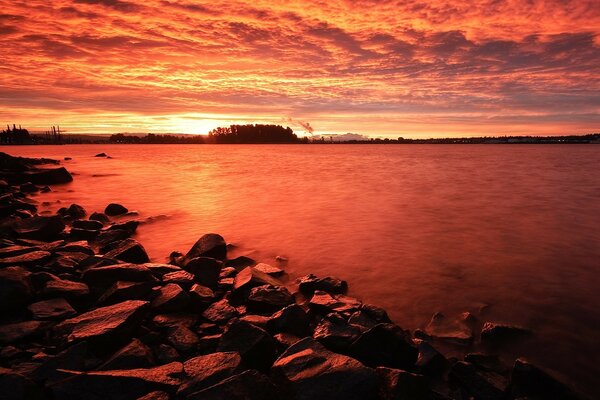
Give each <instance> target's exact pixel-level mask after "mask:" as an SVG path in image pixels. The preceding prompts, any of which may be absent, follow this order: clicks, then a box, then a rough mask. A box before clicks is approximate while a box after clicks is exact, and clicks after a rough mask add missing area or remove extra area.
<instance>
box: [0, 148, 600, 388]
mask: <svg viewBox="0 0 600 400" xmlns="http://www.w3.org/2000/svg"><path fill="white" fill-rule="evenodd" d="M0 150H1V151H5V152H7V153H9V154H12V155H21V156H31V157H50V158H57V159H62V158H63V157H72V158H73V159H72V160H69V161H63V165H64V166H66V167H67V169H68V170H69V171H71V172H72V173H74V182H72V183H70V184H67V185H62V186H57V187H55V188H54V190H53V192H51V193H48V194H41V195H39V196H38V199H39V200H40V201H47V202H50V205H49V206H47V207H46V208H47V209H48V210H52V211H55V210H56V209H58V208H59V207H61V206H68V205H69V204H71V203H78V204H80V205H82V206H83V207H84V208H85V209H86V210H87V211H88V212H92V211H102V210H103V209H104V207H105V206H106V204H108V203H110V202H119V203H122V204H124V205H125V206H126V207H128V208H129V209H130V210H137V211H138V212H139V216H137V217H135V218H137V219H140V220H145V221H147V223H144V224H142V225H141V226H140V228H139V231H138V234H137V235H136V239H138V240H139V241H140V242H141V243H142V244H143V245H144V246H145V248H146V249H147V250H148V252H149V254H150V256H151V257H152V258H153V259H154V260H155V261H164V259H165V258H166V257H167V256H168V254H169V253H170V252H171V251H172V250H180V251H187V250H188V249H189V248H190V247H191V246H192V244H193V243H194V242H195V241H196V240H197V239H198V238H199V237H200V236H201V235H202V234H203V233H207V232H217V233H220V234H222V235H223V236H224V237H225V238H226V239H227V241H228V242H231V243H233V244H235V245H236V246H237V248H236V250H235V251H236V253H237V254H245V255H248V256H250V257H253V258H255V259H257V260H260V261H263V262H268V263H272V264H277V262H276V261H275V257H276V256H283V257H285V258H287V259H288V263H287V265H286V266H285V269H286V271H288V272H289V273H290V274H291V275H292V276H300V275H303V274H307V273H314V274H316V275H322V276H325V275H334V276H338V277H341V278H343V279H346V280H347V281H348V282H349V285H350V294H351V295H353V296H356V297H359V298H361V299H363V300H364V301H366V302H370V303H374V304H377V305H379V306H382V307H384V308H386V309H387V310H388V312H389V313H390V316H391V317H392V319H393V320H394V321H395V322H396V323H398V324H399V325H401V326H402V327H404V328H407V329H415V328H419V327H423V326H425V325H426V324H427V322H428V320H429V319H430V317H431V315H432V314H433V313H434V312H437V311H441V312H443V313H444V314H446V315H447V316H448V317H449V318H452V317H453V316H455V315H457V314H458V313H460V312H462V311H471V312H473V313H474V314H475V315H477V316H479V317H480V318H481V319H482V320H492V321H502V322H507V323H512V324H519V325H523V326H526V327H529V328H531V329H533V330H534V332H535V335H534V338H533V339H532V340H531V342H529V343H528V344H527V346H526V347H524V348H519V349H518V350H517V352H518V354H519V355H524V356H527V357H528V358H530V359H531V360H533V361H535V362H538V363H539V364H541V365H542V366H544V367H546V368H548V369H551V370H553V371H555V372H557V373H558V374H559V376H562V377H567V378H568V379H569V381H570V382H571V383H572V384H573V385H575V386H576V388H578V389H579V390H581V391H583V392H585V393H587V394H589V395H591V396H593V395H594V393H595V392H597V387H596V385H597V383H596V381H595V380H596V376H597V375H598V373H599V372H600V371H599V369H598V366H597V360H598V359H599V356H600V345H599V344H598V343H600V340H599V338H600V314H599V311H598V309H599V307H600V297H599V296H598V294H597V290H598V287H600V274H599V272H600V177H599V175H598V172H597V170H598V168H599V166H600V146H594V145H564V146H562V145H221V146H215V145H200V146H193V145H191V146H186V145H162V146H158V145H155V146H152V145H69V146H20V147H11V146H4V147H3V148H2V149H0ZM101 152H105V153H107V154H108V155H110V156H111V157H113V158H112V159H106V158H96V157H93V156H94V155H95V154H97V153H101ZM57 201H60V203H58V202H57ZM481 309H483V314H481V313H480V310H481Z"/></svg>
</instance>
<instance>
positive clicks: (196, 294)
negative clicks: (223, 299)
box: [188, 283, 215, 307]
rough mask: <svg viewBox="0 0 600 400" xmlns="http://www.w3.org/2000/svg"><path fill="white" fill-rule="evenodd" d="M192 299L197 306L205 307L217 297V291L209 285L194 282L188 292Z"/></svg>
mask: <svg viewBox="0 0 600 400" xmlns="http://www.w3.org/2000/svg"><path fill="white" fill-rule="evenodd" d="M188 293H189V296H190V300H191V301H192V303H193V304H194V305H196V306H197V307H205V306H207V305H209V304H210V303H212V301H213V300H214V299H215V293H214V292H213V291H212V290H211V289H210V288H208V287H206V286H202V285H200V284H197V283H196V284H194V285H193V286H192V287H191V289H190V291H189V292H188Z"/></svg>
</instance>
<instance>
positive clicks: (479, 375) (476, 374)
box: [448, 361, 507, 400]
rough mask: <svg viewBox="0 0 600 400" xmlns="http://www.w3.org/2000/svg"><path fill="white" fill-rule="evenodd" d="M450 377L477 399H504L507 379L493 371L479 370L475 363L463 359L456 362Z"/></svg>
mask: <svg viewBox="0 0 600 400" xmlns="http://www.w3.org/2000/svg"><path fill="white" fill-rule="evenodd" d="M448 379H449V380H450V381H451V382H453V383H455V384H457V385H458V386H460V387H461V388H462V389H463V390H464V391H465V392H466V393H467V394H468V395H470V396H472V397H474V398H476V399H482V400H501V399H504V391H505V390H506V384H507V382H506V379H504V378H503V377H502V376H500V375H498V374H495V373H493V372H485V371H479V370H478V369H477V368H475V367H474V366H473V364H469V363H467V362H463V361H459V362H457V363H455V364H454V365H453V366H452V369H451V370H450V374H449V376H448Z"/></svg>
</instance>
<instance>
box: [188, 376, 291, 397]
mask: <svg viewBox="0 0 600 400" xmlns="http://www.w3.org/2000/svg"><path fill="white" fill-rule="evenodd" d="M187 399H188V400H221V399H228V400H278V399H280V397H279V395H278V393H277V389H276V388H275V386H274V385H273V383H271V381H270V380H269V378H268V377H267V376H265V375H263V374H261V373H260V372H258V371H255V370H248V371H244V372H242V373H241V374H239V375H234V376H232V377H231V378H227V379H225V380H223V381H221V382H219V383H217V384H216V385H213V386H210V387H208V388H206V389H203V390H200V391H198V392H195V393H192V394H191V395H189V396H188V397H187Z"/></svg>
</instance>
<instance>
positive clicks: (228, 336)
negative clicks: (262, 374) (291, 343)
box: [218, 320, 277, 371]
mask: <svg viewBox="0 0 600 400" xmlns="http://www.w3.org/2000/svg"><path fill="white" fill-rule="evenodd" d="M218 351H235V352H238V353H239V354H240V356H241V357H242V359H243V360H244V363H245V364H246V365H248V366H249V367H250V368H255V369H258V370H263V371H266V370H268V369H269V367H271V365H272V364H273V361H275V359H276V358H277V342H276V341H275V339H273V338H272V337H271V335H269V334H268V333H267V332H266V331H265V330H264V329H261V328H259V327H257V326H255V325H252V324H250V323H248V322H245V321H240V320H234V321H233V322H232V323H231V324H230V325H229V328H228V329H227V331H226V332H225V333H224V334H223V336H222V337H221V341H220V342H219V347H218Z"/></svg>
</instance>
